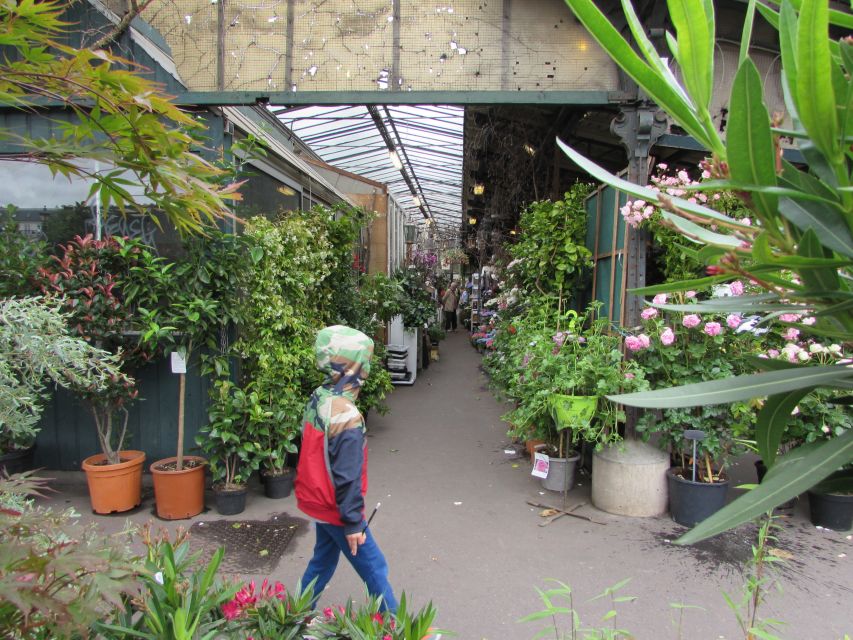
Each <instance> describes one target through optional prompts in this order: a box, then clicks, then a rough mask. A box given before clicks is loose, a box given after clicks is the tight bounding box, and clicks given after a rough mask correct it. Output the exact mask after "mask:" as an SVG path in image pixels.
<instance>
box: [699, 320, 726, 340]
mask: <svg viewBox="0 0 853 640" xmlns="http://www.w3.org/2000/svg"><path fill="white" fill-rule="evenodd" d="M702 330H703V331H704V332H705V333H707V334H708V335H709V336H711V337H713V336H718V335H720V333H721V332H722V330H723V328H722V327H721V326H720V323H719V322H706V323H705V327H704V328H703V329H702Z"/></svg>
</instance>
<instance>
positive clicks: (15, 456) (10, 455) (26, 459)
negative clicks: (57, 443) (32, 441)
mask: <svg viewBox="0 0 853 640" xmlns="http://www.w3.org/2000/svg"><path fill="white" fill-rule="evenodd" d="M35 450H36V445H32V446H31V447H27V448H26V449H15V450H14V451H9V452H7V453H4V454H2V455H0V471H2V470H3V469H5V470H6V473H8V474H9V475H12V474H13V473H23V472H24V471H29V470H31V469H32V468H33V454H34V453H35Z"/></svg>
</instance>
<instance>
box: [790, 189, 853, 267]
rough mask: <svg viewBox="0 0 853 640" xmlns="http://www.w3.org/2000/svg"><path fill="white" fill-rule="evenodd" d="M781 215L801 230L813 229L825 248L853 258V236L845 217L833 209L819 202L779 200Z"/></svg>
mask: <svg viewBox="0 0 853 640" xmlns="http://www.w3.org/2000/svg"><path fill="white" fill-rule="evenodd" d="M779 213H781V214H782V216H783V217H784V218H785V219H787V220H788V221H790V222H791V223H793V224H794V226H796V227H797V228H799V229H802V230H803V231H807V230H808V229H813V230H814V232H815V233H816V234H817V237H818V238H820V241H821V243H822V244H823V246H825V247H827V248H829V249H832V250H833V251H837V252H838V253H840V254H842V255H845V256H848V257H853V235H851V234H850V229H849V228H848V227H847V223H846V221H845V220H844V215H843V214H842V213H841V212H840V211H838V210H837V209H835V208H833V207H829V206H826V205H824V204H822V203H818V202H808V201H797V200H793V199H792V198H786V197H783V198H780V199H779Z"/></svg>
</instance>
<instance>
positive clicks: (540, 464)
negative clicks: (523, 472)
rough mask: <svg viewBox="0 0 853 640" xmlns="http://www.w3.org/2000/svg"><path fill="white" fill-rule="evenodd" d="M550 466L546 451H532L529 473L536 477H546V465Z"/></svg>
mask: <svg viewBox="0 0 853 640" xmlns="http://www.w3.org/2000/svg"><path fill="white" fill-rule="evenodd" d="M550 466H551V461H550V458H548V454H547V453H534V454H533V471H531V472H530V475H532V476H536V477H537V478H547V477H548V467H550Z"/></svg>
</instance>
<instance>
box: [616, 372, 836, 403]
mask: <svg viewBox="0 0 853 640" xmlns="http://www.w3.org/2000/svg"><path fill="white" fill-rule="evenodd" d="M851 378H853V368H851V367H846V366H822V367H808V368H804V369H786V370H783V371H766V372H763V373H755V374H750V375H742V376H734V377H732V378H726V379H724V380H710V381H708V382H696V383H693V384H685V385H682V386H680V387H670V388H668V389H660V390H658V391H642V392H639V393H622V394H618V395H612V396H607V399H608V400H611V401H612V402H618V403H620V404H625V405H628V406H629V407H644V408H647V409H674V408H679V407H700V406H705V405H713V404H729V403H731V402H737V401H738V400H749V399H750V398H760V397H762V396H771V395H775V394H778V393H787V392H789V391H794V390H796V389H806V388H809V387H817V386H820V385H828V384H831V383H833V382H835V381H837V380H849V379H851Z"/></svg>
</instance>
